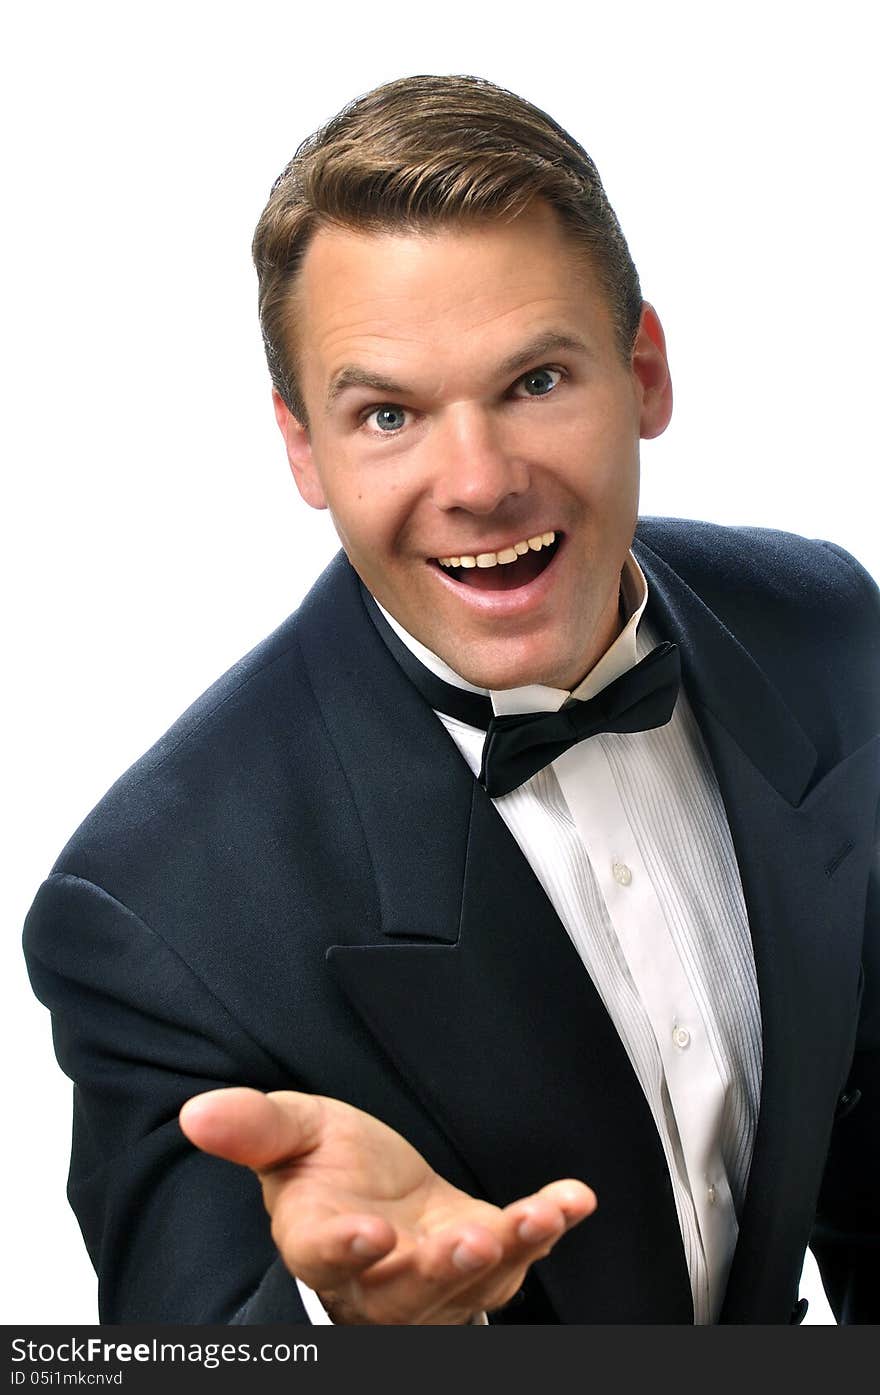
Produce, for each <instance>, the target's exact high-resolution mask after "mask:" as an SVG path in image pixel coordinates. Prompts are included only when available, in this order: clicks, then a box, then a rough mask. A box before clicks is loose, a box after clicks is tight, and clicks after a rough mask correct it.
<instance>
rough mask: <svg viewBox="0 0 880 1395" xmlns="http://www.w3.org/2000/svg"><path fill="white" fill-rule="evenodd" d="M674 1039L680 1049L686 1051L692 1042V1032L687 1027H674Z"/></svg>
mask: <svg viewBox="0 0 880 1395" xmlns="http://www.w3.org/2000/svg"><path fill="white" fill-rule="evenodd" d="M672 1040H673V1042H674V1044H675V1045H676V1046H677V1047H678V1049H679V1051H684V1049H685V1048H686V1047H688V1046H690V1044H691V1034H690V1032H689V1031H688V1029H687V1027H673V1029H672Z"/></svg>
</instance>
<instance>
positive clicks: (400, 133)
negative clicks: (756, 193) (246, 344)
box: [253, 76, 642, 422]
mask: <svg viewBox="0 0 880 1395" xmlns="http://www.w3.org/2000/svg"><path fill="white" fill-rule="evenodd" d="M535 198H541V199H544V200H545V201H546V202H547V203H548V204H549V205H550V206H551V207H552V208H554V209H555V210H556V213H557V214H558V216H559V217H560V219H561V220H562V222H563V225H564V226H565V227H566V228H567V229H568V231H569V232H570V233H571V234H572V235H573V237H574V238H575V239H576V240H577V241H578V242H579V243H580V244H581V245H582V246H583V247H584V248H585V249H586V251H587V252H588V254H589V257H590V262H591V266H592V268H593V271H594V272H595V274H596V275H597V276H598V278H599V282H600V284H601V286H602V288H603V290H604V291H605V293H606V295H607V297H608V303H609V306H610V308H611V311H612V314H613V317H614V324H615V328H616V332H617V338H618V343H619V347H620V351H621V354H622V356H623V357H624V358H625V359H626V360H628V359H629V356H630V353H631V351H632V346H633V342H634V340H635V336H636V332H637V330H638V324H639V316H640V314H641V308H642V293H641V288H640V286H639V278H638V273H637V272H636V269H635V266H634V265H633V261H632V258H631V257H630V254H629V249H628V247H627V245H626V241H625V239H624V236H623V233H622V232H621V230H620V225H619V223H618V221H617V218H616V216H615V213H614V210H613V209H612V207H611V205H610V204H609V202H608V199H607V197H606V194H605V190H604V189H603V187H602V181H601V180H600V178H599V174H598V171H597V169H596V166H595V165H594V164H593V161H592V160H591V159H590V157H589V155H588V154H587V152H586V151H585V150H584V149H583V148H582V147H581V146H580V145H579V144H578V143H577V141H576V140H574V139H573V138H572V137H571V136H570V135H569V134H568V132H567V131H565V130H563V128H562V127H561V126H559V125H558V124H557V123H556V122H555V121H554V120H553V119H552V117H550V116H548V115H547V114H546V113H545V112H543V111H541V110H540V109H539V108H538V107H535V106H532V104H531V103H530V102H527V101H525V99H524V98H522V97H517V96H516V95H515V94H514V93H513V92H508V91H506V90H505V89H504V88H502V87H496V86H495V84H494V83H491V82H487V81H486V80H485V79H483V78H476V77H431V76H420V77H408V78H399V79H398V80H397V81H395V82H389V83H386V84H385V85H384V86H382V87H377V88H375V89H374V90H373V91H372V92H368V93H366V95H365V96H363V97H359V98H357V100H356V101H354V102H351V103H350V104H349V105H348V106H346V107H344V108H343V110H342V111H341V112H339V114H338V115H337V116H334V117H333V119H332V120H331V121H329V122H328V123H327V125H326V126H324V127H322V129H321V130H320V131H317V132H316V133H315V134H314V135H313V136H310V137H309V138H308V139H307V140H305V141H303V143H302V145H301V146H300V147H299V149H298V150H297V152H296V154H295V155H294V157H293V159H292V160H291V161H290V163H289V164H288V165H287V167H286V168H285V169H284V170H283V171H282V173H281V174H280V175H279V177H278V178H277V179H276V181H275V183H274V184H273V186H272V191H271V194H270V196H269V202H268V203H267V204H266V207H265V209H264V210H263V213H262V215H261V217H260V221H259V223H258V224H257V228H256V232H255V234H254V242H253V256H254V264H255V265H256V268H257V276H258V279H259V312H260V326H261V328H262V331H263V343H264V345H265V348H266V358H267V360H268V364H269V371H270V373H271V375H272V381H273V383H274V385H275V387H276V388H277V389H278V391H279V392H280V394H281V396H282V397H283V398H284V401H285V402H286V403H287V405H288V407H289V408H290V410H291V411H292V412H293V414H294V416H296V417H297V418H298V419H299V420H300V421H302V422H305V421H306V413H305V406H304V403H303V401H302V397H301V395H300V392H299V389H298V387H297V382H296V375H295V366H294V363H293V361H292V354H291V351H290V339H291V337H292V336H291V334H290V300H291V297H290V289H291V286H292V284H293V281H294V279H295V277H296V273H297V270H298V268H299V265H300V262H301V260H302V257H303V254H304V252H305V250H306V247H307V246H308V243H309V241H310V239H311V237H312V236H313V235H314V233H315V232H316V231H317V230H318V228H320V227H324V226H328V225H331V226H341V227H347V228H355V229H363V230H365V231H382V230H385V229H388V230H391V229H394V230H411V231H414V232H415V231H426V230H430V229H431V228H436V227H438V226H441V225H443V224H449V223H456V222H458V223H460V222H464V221H467V220H474V221H476V220H485V219H487V218H492V219H502V220H503V219H509V218H514V217H515V216H516V215H517V214H518V213H520V212H522V211H523V210H524V209H525V208H526V206H527V205H528V204H529V203H530V202H531V201H532V200H533V199H535Z"/></svg>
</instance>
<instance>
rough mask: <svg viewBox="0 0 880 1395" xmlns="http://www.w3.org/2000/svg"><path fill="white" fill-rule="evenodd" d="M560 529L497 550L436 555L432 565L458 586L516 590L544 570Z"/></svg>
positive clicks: (555, 549)
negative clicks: (457, 555)
mask: <svg viewBox="0 0 880 1395" xmlns="http://www.w3.org/2000/svg"><path fill="white" fill-rule="evenodd" d="M562 537H563V535H562V534H561V533H554V532H548V533H539V534H537V535H535V536H534V537H531V538H525V539H523V540H522V541H520V542H515V543H511V544H510V546H509V547H505V548H502V550H501V551H500V552H481V553H476V554H475V555H471V556H463V557H436V558H434V559H433V560H434V565H435V566H437V567H440V568H441V569H442V571H443V572H444V573H445V574H446V576H448V577H450V578H451V579H452V580H453V581H457V582H458V583H459V584H460V585H461V586H468V587H471V588H472V589H474V590H477V591H518V590H519V589H520V588H521V587H523V586H528V585H529V583H530V582H532V581H535V580H536V579H537V577H539V576H540V575H541V573H542V572H544V571H546V570H547V568H548V567H549V565H550V563H551V562H552V561H553V558H554V557H555V556H556V553H557V552H558V551H559V548H560V545H561V543H562Z"/></svg>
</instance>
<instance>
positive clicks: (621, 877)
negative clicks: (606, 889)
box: [611, 862, 633, 886]
mask: <svg viewBox="0 0 880 1395" xmlns="http://www.w3.org/2000/svg"><path fill="white" fill-rule="evenodd" d="M611 875H612V877H613V878H614V880H615V881H616V882H617V884H618V885H619V886H629V884H630V882H631V881H632V879H633V874H632V872H631V871H630V870H629V868H628V867H627V865H626V863H625V862H615V863H614V865H613V866H612V868H611Z"/></svg>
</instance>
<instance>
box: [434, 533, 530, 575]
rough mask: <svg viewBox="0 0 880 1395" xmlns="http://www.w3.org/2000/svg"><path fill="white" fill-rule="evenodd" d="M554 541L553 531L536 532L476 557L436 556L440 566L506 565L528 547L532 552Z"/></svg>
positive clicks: (520, 555)
mask: <svg viewBox="0 0 880 1395" xmlns="http://www.w3.org/2000/svg"><path fill="white" fill-rule="evenodd" d="M555 541H556V534H555V533H536V534H535V536H534V537H533V538H525V539H524V540H523V541H522V542H515V543H511V544H510V546H509V547H505V548H502V550H501V551H500V552H478V553H477V555H476V557H473V556H469V557H438V558H437V561H438V562H439V563H440V566H441V567H497V566H501V567H506V566H508V565H509V564H510V563H511V562H515V561H516V559H517V557H522V555H523V553H525V552H528V551H529V549H530V548H531V550H532V552H540V551H541V548H542V547H549V546H550V544H551V543H553V542H555Z"/></svg>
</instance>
